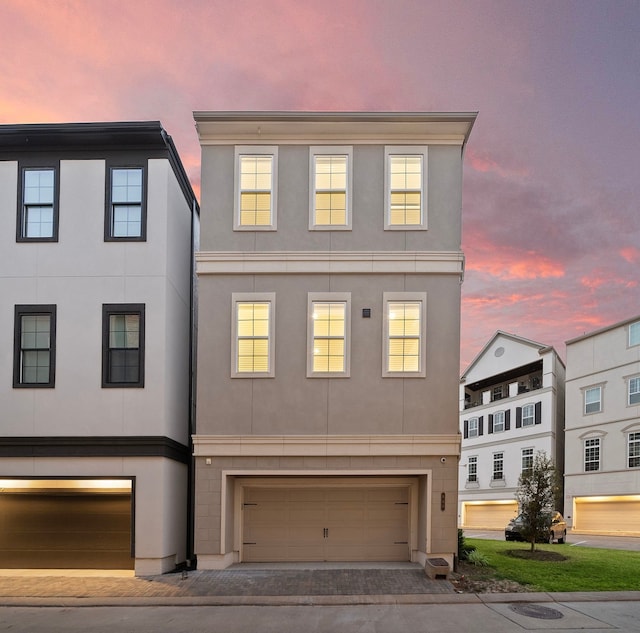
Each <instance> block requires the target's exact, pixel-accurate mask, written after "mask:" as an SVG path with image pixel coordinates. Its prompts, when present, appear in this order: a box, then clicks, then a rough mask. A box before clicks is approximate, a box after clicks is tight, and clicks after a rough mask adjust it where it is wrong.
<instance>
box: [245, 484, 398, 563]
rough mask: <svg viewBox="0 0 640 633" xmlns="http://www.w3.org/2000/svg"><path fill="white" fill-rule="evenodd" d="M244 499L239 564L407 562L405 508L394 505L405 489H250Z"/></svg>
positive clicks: (246, 490) (247, 489) (246, 491)
mask: <svg viewBox="0 0 640 633" xmlns="http://www.w3.org/2000/svg"><path fill="white" fill-rule="evenodd" d="M249 499H250V500H251V503H252V504H256V505H250V506H245V513H244V517H243V521H244V524H243V542H244V549H243V560H246V561H278V560H290V561H293V560H299V561H304V560H334V561H338V560H380V561H382V560H408V559H409V547H408V544H407V541H408V530H409V527H408V525H409V524H408V517H409V513H408V503H406V502H404V501H401V502H400V503H399V504H398V503H397V499H401V500H404V499H408V489H407V487H404V488H401V487H399V486H396V487H395V489H394V488H383V489H375V488H365V487H361V488H357V487H351V488H348V487H335V488H330V487H328V488H308V489H305V488H291V489H281V490H279V491H278V492H277V493H274V492H273V491H271V490H269V489H267V488H258V487H256V488H253V489H252V488H246V489H245V503H246V502H247V501H248V500H249ZM272 505H273V506H275V508H273V509H272V508H270V506H272ZM398 543H400V544H399V545H398Z"/></svg>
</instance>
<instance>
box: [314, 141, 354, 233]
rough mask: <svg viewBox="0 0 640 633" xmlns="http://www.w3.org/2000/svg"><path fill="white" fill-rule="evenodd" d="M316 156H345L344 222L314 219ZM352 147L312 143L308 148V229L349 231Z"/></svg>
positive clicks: (350, 222) (351, 197) (351, 198)
mask: <svg viewBox="0 0 640 633" xmlns="http://www.w3.org/2000/svg"><path fill="white" fill-rule="evenodd" d="M316 156H346V157H347V192H346V194H347V195H346V203H345V204H346V224H317V223H316V221H315V219H316V183H315V180H316V160H315V159H316ZM352 191H353V147H351V146H348V145H312V146H311V147H310V148H309V230H310V231H351V228H352V212H351V210H352V203H353V195H352Z"/></svg>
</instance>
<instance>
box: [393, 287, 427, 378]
mask: <svg viewBox="0 0 640 633" xmlns="http://www.w3.org/2000/svg"><path fill="white" fill-rule="evenodd" d="M383 301H384V306H385V307H384V339H385V340H384V342H383V354H384V358H383V368H384V371H383V376H386V377H390V376H420V377H423V376H425V375H426V371H425V356H426V336H425V335H426V319H425V308H426V303H427V295H426V293H405V292H385V293H384V297H383Z"/></svg>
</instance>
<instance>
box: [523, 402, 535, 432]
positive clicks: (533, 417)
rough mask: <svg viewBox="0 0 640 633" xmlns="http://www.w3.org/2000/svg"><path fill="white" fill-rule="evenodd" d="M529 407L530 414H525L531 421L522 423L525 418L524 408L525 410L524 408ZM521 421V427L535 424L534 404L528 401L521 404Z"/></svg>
mask: <svg viewBox="0 0 640 633" xmlns="http://www.w3.org/2000/svg"><path fill="white" fill-rule="evenodd" d="M529 407H531V410H532V412H533V413H532V414H531V415H530V416H529V415H528V416H527V420H529V419H531V422H529V423H527V424H525V423H524V420H525V416H524V410H525V408H526V409H528V408H529ZM521 422H522V428H525V427H529V426H535V423H536V406H535V404H533V403H531V402H529V403H527V404H523V405H522V420H521Z"/></svg>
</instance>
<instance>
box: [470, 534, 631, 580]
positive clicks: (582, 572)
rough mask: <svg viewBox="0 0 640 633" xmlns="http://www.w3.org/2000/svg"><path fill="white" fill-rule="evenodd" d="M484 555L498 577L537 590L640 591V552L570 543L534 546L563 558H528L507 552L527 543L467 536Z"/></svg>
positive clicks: (522, 549) (525, 547) (525, 549)
mask: <svg viewBox="0 0 640 633" xmlns="http://www.w3.org/2000/svg"><path fill="white" fill-rule="evenodd" d="M465 543H467V544H468V545H474V546H475V547H476V548H477V550H478V551H479V552H480V553H482V554H483V555H484V556H486V558H487V560H488V562H489V565H490V566H491V568H492V569H493V570H494V573H495V576H496V577H497V578H502V579H508V580H515V581H516V582H519V583H521V584H525V585H532V586H533V587H535V588H536V589H537V590H538V591H627V590H632V591H640V552H629V551H624V550H613V549H596V548H591V547H571V546H570V545H566V544H565V545H545V544H538V545H536V551H537V550H541V551H549V552H555V553H556V554H560V555H562V556H564V557H565V558H566V560H552V561H545V560H527V559H523V558H518V557H516V556H511V555H509V554H508V552H509V551H513V550H517V551H518V552H522V553H523V554H524V553H525V552H528V551H529V550H530V548H531V546H530V545H529V543H517V542H513V541H509V542H507V541H491V540H484V539H468V538H465Z"/></svg>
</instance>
